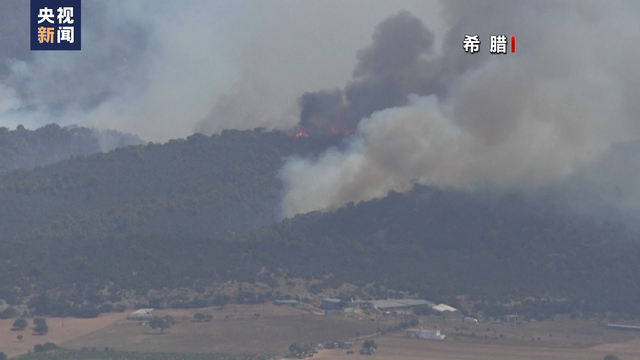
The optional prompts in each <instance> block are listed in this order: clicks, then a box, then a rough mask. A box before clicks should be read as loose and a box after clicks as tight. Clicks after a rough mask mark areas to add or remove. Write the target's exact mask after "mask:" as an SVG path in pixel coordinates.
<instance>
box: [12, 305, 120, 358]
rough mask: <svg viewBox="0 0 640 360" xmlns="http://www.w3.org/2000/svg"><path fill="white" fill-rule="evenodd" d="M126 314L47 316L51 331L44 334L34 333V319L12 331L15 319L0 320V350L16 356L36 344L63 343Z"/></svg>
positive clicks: (111, 322) (102, 326) (103, 326)
mask: <svg viewBox="0 0 640 360" xmlns="http://www.w3.org/2000/svg"><path fill="white" fill-rule="evenodd" d="M126 316H127V315H126V314H123V313H110V314H102V315H101V316H100V317H97V318H95V319H75V318H64V319H62V318H48V317H47V318H46V319H47V325H49V333H47V335H44V336H39V335H33V319H27V320H28V321H29V327H28V328H27V329H25V330H24V331H11V327H12V324H13V322H14V321H15V319H5V320H0V351H2V352H4V353H6V354H7V355H9V356H16V355H20V354H24V353H26V352H28V351H29V350H32V349H33V346H34V345H35V344H42V343H45V342H47V341H49V342H52V343H54V344H62V343H64V342H66V341H69V340H71V339H75V338H77V337H79V336H83V335H86V334H89V333H92V332H94V331H97V330H100V329H103V328H105V327H107V326H109V325H111V324H113V323H114V322H116V321H119V320H122V319H124V318H126ZM63 325H64V326H63ZM20 334H22V336H23V339H22V341H20V342H19V341H18V340H17V336H18V335H20Z"/></svg>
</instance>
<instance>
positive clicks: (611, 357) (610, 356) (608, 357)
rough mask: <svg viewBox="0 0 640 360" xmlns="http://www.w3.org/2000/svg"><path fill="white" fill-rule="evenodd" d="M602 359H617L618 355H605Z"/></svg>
mask: <svg viewBox="0 0 640 360" xmlns="http://www.w3.org/2000/svg"><path fill="white" fill-rule="evenodd" d="M604 360H618V357H617V356H615V355H607V356H605V357H604Z"/></svg>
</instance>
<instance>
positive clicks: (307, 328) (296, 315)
mask: <svg viewBox="0 0 640 360" xmlns="http://www.w3.org/2000/svg"><path fill="white" fill-rule="evenodd" d="M198 312H200V313H204V314H211V315H213V320H212V321H210V322H194V321H193V320H194V318H193V315H194V314H196V313H198ZM156 314H157V315H159V316H164V315H171V316H173V317H174V318H175V320H176V324H175V325H173V326H171V328H169V329H167V330H165V331H164V334H159V331H158V330H151V328H150V327H149V326H143V325H139V324H138V323H137V322H135V321H127V320H121V321H116V322H114V323H113V324H111V325H109V326H107V327H105V328H103V329H101V330H100V331H98V332H92V333H89V334H87V335H85V336H80V337H77V338H75V339H73V340H69V341H66V342H63V343H61V344H60V345H62V346H64V347H68V348H75V349H78V348H82V347H89V348H91V347H96V348H97V349H103V348H104V347H105V346H109V347H110V348H114V349H116V350H123V351H157V352H158V351H166V352H216V353H258V354H265V353H272V354H283V353H284V352H285V351H286V349H287V348H288V347H289V345H290V344H291V343H292V342H296V341H297V342H301V343H309V342H312V341H316V342H318V341H331V340H348V339H350V338H352V337H354V336H355V335H356V334H357V333H360V334H368V333H373V332H375V331H376V330H377V326H378V324H376V323H374V322H370V321H364V320H363V321H358V320H355V321H354V320H352V319H349V318H345V317H340V316H320V315H313V314H310V313H309V312H306V311H303V310H300V309H295V308H291V307H278V306H274V305H271V304H269V305H265V306H264V307H263V306H262V305H242V306H235V305H228V306H226V307H225V308H224V309H223V310H218V309H217V308H209V309H193V310H163V311H157V312H156ZM255 314H259V316H258V317H257V318H256V316H255Z"/></svg>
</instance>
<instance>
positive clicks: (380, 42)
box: [299, 11, 444, 135]
mask: <svg viewBox="0 0 640 360" xmlns="http://www.w3.org/2000/svg"><path fill="white" fill-rule="evenodd" d="M433 52H434V35H433V33H432V32H431V31H430V30H429V29H427V28H426V27H425V26H424V25H423V24H422V21H421V20H420V19H419V18H417V17H415V16H413V15H412V14H411V13H409V12H407V11H402V12H400V13H398V14H397V15H395V16H392V17H390V18H388V19H386V20H385V21H383V22H382V23H380V24H379V25H378V26H377V28H376V31H375V34H374V35H373V43H372V44H371V46H369V47H367V48H365V49H362V50H361V51H359V52H358V56H357V58H358V63H357V65H356V67H355V69H354V70H353V79H352V80H351V81H350V82H349V83H348V84H347V85H346V87H345V89H344V90H331V91H317V92H308V93H305V94H304V95H303V96H302V97H301V98H300V100H299V104H300V107H301V109H302V111H301V114H300V126H301V127H302V128H303V129H305V130H306V131H307V132H308V133H309V134H321V135H327V134H332V133H333V134H335V133H346V134H349V133H352V132H353V131H354V130H355V128H356V126H357V124H358V122H359V121H360V120H361V119H363V118H365V117H368V116H370V115H371V114H372V113H374V112H375V111H378V110H382V109H387V108H390V107H394V106H399V105H402V104H404V103H406V101H407V95H409V94H411V93H414V94H419V95H430V94H438V95H440V96H443V95H444V86H443V85H442V84H441V82H440V79H438V77H437V76H436V74H437V69H436V64H435V63H434V62H432V61H429V60H428V58H427V56H428V55H429V54H433Z"/></svg>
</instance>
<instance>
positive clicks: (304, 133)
mask: <svg viewBox="0 0 640 360" xmlns="http://www.w3.org/2000/svg"><path fill="white" fill-rule="evenodd" d="M294 136H295V137H297V138H299V137H307V136H309V134H307V131H306V130H305V129H300V131H298V132H297V133H296V134H295V135H294Z"/></svg>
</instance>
